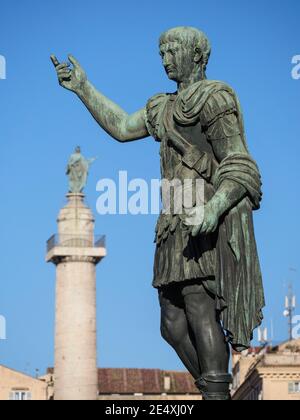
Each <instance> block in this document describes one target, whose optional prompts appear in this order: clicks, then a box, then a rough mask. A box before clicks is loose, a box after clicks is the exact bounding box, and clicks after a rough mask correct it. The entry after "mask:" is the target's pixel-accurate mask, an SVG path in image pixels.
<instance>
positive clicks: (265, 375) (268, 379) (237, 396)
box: [233, 340, 300, 401]
mask: <svg viewBox="0 0 300 420" xmlns="http://www.w3.org/2000/svg"><path fill="white" fill-rule="evenodd" d="M233 377H234V381H233V400H244V401H276V400H277V401H278V400H279V401H298V400H300V340H294V341H289V342H287V343H283V344H282V345H280V346H276V347H267V348H253V349H250V350H249V351H247V352H245V353H243V354H242V355H241V354H234V355H233Z"/></svg>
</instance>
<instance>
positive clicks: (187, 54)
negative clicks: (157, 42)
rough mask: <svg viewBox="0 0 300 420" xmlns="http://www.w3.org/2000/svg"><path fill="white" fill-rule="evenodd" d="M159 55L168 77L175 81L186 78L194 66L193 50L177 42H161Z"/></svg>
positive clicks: (178, 81)
mask: <svg viewBox="0 0 300 420" xmlns="http://www.w3.org/2000/svg"><path fill="white" fill-rule="evenodd" d="M160 55H161V57H162V61H163V66H164V68H165V70H166V73H167V75H168V77H169V79H171V80H174V81H175V82H177V83H180V82H183V81H184V80H186V79H187V78H188V77H189V76H190V75H191V74H192V72H193V70H194V68H195V52H194V51H193V49H192V48H187V47H186V45H183V44H180V43H179V42H171V43H165V44H162V45H161V47H160Z"/></svg>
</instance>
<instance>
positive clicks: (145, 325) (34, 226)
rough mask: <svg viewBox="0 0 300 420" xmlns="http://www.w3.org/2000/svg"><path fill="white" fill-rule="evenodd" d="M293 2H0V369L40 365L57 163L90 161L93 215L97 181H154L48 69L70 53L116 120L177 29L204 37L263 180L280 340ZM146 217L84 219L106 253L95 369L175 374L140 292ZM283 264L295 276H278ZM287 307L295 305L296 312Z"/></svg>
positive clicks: (289, 215) (153, 170)
mask: <svg viewBox="0 0 300 420" xmlns="http://www.w3.org/2000/svg"><path fill="white" fill-rule="evenodd" d="M299 12H300V3H299V2H298V1H297V0H288V1H287V2H282V1H281V0H272V1H271V0H270V1H269V0H268V1H266V0H264V1H261V0H253V1H251V2H250V1H249V2H246V1H243V2H241V1H238V0H228V1H226V2H225V1H218V0H211V1H210V2H207V1H202V0H186V1H185V2H179V1H171V0H164V1H158V0H152V1H151V2H142V1H132V0H128V1H126V2H124V1H121V0H115V1H113V2H100V1H96V0H85V1H84V2H82V1H79V0H73V1H70V0H65V1H63V2H61V1H58V0H52V1H49V0H47V1H43V2H41V1H38V0H23V1H22V2H21V1H18V0H10V1H4V0H2V1H1V6H0V39H1V43H0V55H3V56H5V58H6V61H7V80H0V138H1V155H0V156H1V158H0V159H1V164H0V177H1V180H2V189H1V195H2V199H1V202H2V205H1V207H0V220H1V240H0V255H1V265H0V282H1V288H0V314H1V315H4V316H5V317H6V319H7V336H8V339H7V340H6V341H0V363H1V364H5V365H9V366H11V367H13V368H16V369H20V370H23V371H27V372H31V373H32V372H34V370H35V369H36V368H38V369H40V370H41V371H44V370H45V369H46V367H48V366H52V365H53V352H54V350H53V349H54V287H55V269H54V267H53V266H51V265H46V263H45V262H44V258H45V242H46V240H47V239H48V238H49V237H50V236H51V235H52V234H53V233H55V232H56V216H57V214H58V211H59V209H60V207H61V206H62V205H63V204H64V203H65V198H64V195H65V193H66V190H67V180H66V178H65V176H64V169H65V165H66V161H67V159H68V157H69V155H70V153H71V152H72V151H73V148H74V147H75V146H76V145H77V144H80V145H81V146H82V148H83V152H84V154H85V155H87V156H88V157H89V156H99V160H98V162H97V163H96V164H95V165H94V166H93V169H92V171H91V175H90V179H89V185H88V188H87V190H86V193H87V201H88V203H89V204H90V206H91V207H92V208H93V210H94V212H95V206H96V200H97V198H98V193H97V191H96V183H97V181H98V180H99V179H101V178H112V179H117V177H118V171H120V170H127V171H128V174H129V177H130V178H131V179H132V178H144V179H146V180H151V179H152V178H159V156H158V152H159V145H158V144H157V143H155V142H154V141H153V140H152V139H151V138H149V139H146V140H144V141H141V142H138V143H132V144H127V145H120V144H118V143H116V142H114V141H112V140H111V139H110V138H109V136H108V135H106V134H105V133H104V132H103V131H102V130H101V129H100V128H99V127H98V126H97V125H96V123H95V122H94V121H93V120H92V118H91V117H90V116H89V114H88V113H87V111H86V110H85V109H84V107H83V106H82V104H81V103H80V102H79V100H77V98H76V97H75V96H74V95H73V94H72V93H69V92H67V91H64V90H63V89H61V88H59V86H58V84H57V81H56V77H55V72H54V70H53V68H52V65H51V63H50V60H49V56H50V54H51V53H55V54H56V55H57V56H58V57H59V59H65V57H66V55H67V54H68V53H69V52H72V53H73V54H74V55H75V56H76V57H77V58H78V60H79V61H80V62H81V64H82V66H83V67H84V68H85V69H86V71H87V73H88V77H89V79H90V80H91V81H92V82H93V83H94V84H95V85H96V86H97V87H98V88H99V89H100V90H101V91H102V92H103V93H104V94H106V95H107V96H109V97H110V98H112V99H113V100H115V101H116V102H117V103H119V104H120V105H121V106H122V107H124V109H125V110H126V111H128V112H134V111H136V110H137V109H140V108H141V107H143V106H144V105H145V103H146V101H147V100H148V98H149V97H151V96H152V95H154V94H156V93H158V92H165V91H173V90H174V89H175V86H174V85H173V83H171V82H170V81H169V80H168V79H167V78H166V76H165V74H164V71H163V69H162V67H161V62H160V57H159V55H158V46H157V40H158V37H159V35H160V34H161V32H163V31H164V30H166V29H168V28H170V27H173V26H178V25H190V26H195V27H198V28H200V29H202V30H204V31H205V32H206V33H207V35H208V36H209V38H210V40H211V43H212V46H213V53H212V57H211V62H210V64H209V67H208V77H209V78H211V79H219V80H224V81H226V82H227V83H229V84H230V85H231V86H233V87H234V88H235V89H236V91H237V93H238V95H239V97H240V100H241V103H242V107H243V110H244V114H245V125H246V131H247V137H248V143H249V147H250V150H251V152H252V155H253V156H254V157H255V159H256V160H257V161H258V163H259V165H260V168H261V172H262V176H263V181H264V202H263V206H262V209H261V211H260V212H258V213H257V214H255V224H256V236H257V242H258V247H259V253H260V258H261V265H262V271H263V275H264V282H265V289H266V298H267V308H266V310H265V316H266V324H267V326H269V325H270V323H271V320H273V324H274V340H275V341H281V340H284V339H286V337H287V320H286V319H285V318H283V316H282V312H283V309H284V308H283V305H284V296H285V293H286V289H287V281H288V280H292V281H293V282H294V288H295V291H296V294H297V296H298V297H299V298H300V286H299V277H300V265H299V244H298V235H299V232H300V229H299V228H300V219H299V210H300V201H299V193H298V191H299V181H300V177H299V173H298V167H299V163H298V161H299V154H300V141H299V139H300V137H299V134H300V119H299V92H300V80H298V81H296V80H293V79H292V77H291V70H292V64H291V61H292V57H293V56H294V55H297V54H300V44H299V33H298V27H299V22H298V20H299ZM155 222H156V217H155V216H97V217H96V230H97V232H98V233H103V234H106V235H107V246H108V257H107V258H106V259H105V260H104V261H103V262H102V263H101V265H100V266H99V268H98V272H97V274H98V291H97V299H98V342H99V350H98V352H99V362H98V363H99V366H102V367H146V368H162V369H182V365H181V363H180V362H179V361H178V359H177V356H176V355H175V354H174V352H173V350H172V349H170V348H169V347H168V345H167V344H165V343H164V342H163V341H162V339H161V338H160V332H159V307H158V301H157V296H156V291H155V290H154V289H152V288H151V281H152V265H153V254H154V244H153V236H154V234H153V232H154V227H155ZM289 267H294V268H296V269H298V270H299V271H298V273H294V272H289ZM299 311H300V309H299V306H298V313H300V312H299Z"/></svg>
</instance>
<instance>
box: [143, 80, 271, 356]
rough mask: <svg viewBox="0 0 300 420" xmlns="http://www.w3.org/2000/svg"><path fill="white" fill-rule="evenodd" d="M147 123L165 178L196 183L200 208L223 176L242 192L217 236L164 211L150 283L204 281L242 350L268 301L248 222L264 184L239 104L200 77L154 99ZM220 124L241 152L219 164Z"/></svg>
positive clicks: (223, 89) (232, 338) (230, 336)
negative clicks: (201, 188) (195, 232)
mask: <svg viewBox="0 0 300 420" xmlns="http://www.w3.org/2000/svg"><path fill="white" fill-rule="evenodd" d="M231 115H234V116H235V119H236V121H237V123H236V124H235V126H234V127H232V126H231V124H230V120H228V118H229V117H230V116H231ZM145 118H146V124H147V128H148V131H149V134H150V135H152V136H153V137H154V138H155V139H156V140H157V141H159V142H161V150H160V155H161V171H162V178H166V179H168V180H170V181H171V180H172V179H174V178H179V179H182V180H183V179H186V178H192V179H194V180H196V179H201V180H202V181H203V182H204V183H205V193H204V201H205V203H207V202H208V201H209V200H210V199H211V198H212V197H213V195H214V194H215V192H216V191H217V190H218V188H219V186H220V185H221V183H222V182H223V181H224V180H226V179H229V180H231V181H234V182H237V183H238V184H240V185H242V186H243V187H244V188H245V190H246V191H247V195H246V197H245V198H243V199H242V200H241V201H240V202H239V203H238V204H237V205H236V206H235V207H233V208H232V209H231V210H230V211H228V212H227V214H225V215H224V216H223V217H222V219H221V220H220V223H219V227H218V230H217V231H216V232H215V233H212V234H208V235H199V237H197V238H193V237H192V236H191V235H190V232H188V231H187V229H185V228H184V224H183V217H182V215H178V214H164V213H162V214H161V215H160V217H159V220H158V223H157V227H156V238H155V242H156V255H155V264H154V281H153V286H154V287H156V288H161V287H167V286H168V285H170V284H174V283H175V284H176V283H182V282H184V281H188V280H198V279H199V280H201V281H203V284H204V286H205V287H206V288H207V290H208V291H209V292H210V293H213V294H214V296H215V302H216V310H217V311H218V313H219V315H220V320H221V322H222V325H223V328H224V330H225V331H226V333H227V339H228V341H229V342H230V343H231V344H232V346H233V348H234V349H236V350H237V351H242V350H244V349H245V348H248V347H250V342H251V340H252V338H253V331H254V330H255V328H257V327H258V326H259V325H260V324H261V321H262V319H263V315H262V308H263V307H264V305H265V301H264V292H263V285H262V276H261V270H260V265H259V259H258V253H257V247H256V241H255V235H254V226H253V217H252V212H253V210H257V209H259V207H260V201H261V198H262V192H261V185H262V184H261V177H260V173H259V169H258V167H257V165H256V163H255V162H254V161H253V159H252V158H251V156H250V154H249V152H248V148H247V144H246V139H245V132H244V124H243V116H242V111H241V107H240V104H239V101H238V99H237V97H236V95H235V93H234V91H233V90H232V89H231V88H230V87H229V86H227V85H226V84H224V83H222V82H217V81H208V80H203V81H201V82H197V83H195V84H194V85H192V86H191V87H189V88H188V89H186V90H184V91H183V92H180V93H179V94H159V95H156V96H154V97H153V98H151V99H150V100H149V102H148V104H147V107H146V116H145ZM217 121H218V122H219V124H220V122H221V124H222V130H223V134H224V137H226V138H228V139H229V141H230V137H231V136H234V135H237V134H239V135H240V137H241V140H242V142H243V144H244V146H245V150H246V152H245V153H243V154H237V153H236V154H229V155H228V156H227V157H226V158H225V159H224V160H222V161H221V162H220V161H218V160H217V159H216V157H215V154H214V150H213V142H212V140H214V138H215V133H214V130H215V127H216V124H215V123H216V122H217ZM174 137H175V138H176V139H177V140H178V139H179V140H180V141H182V143H183V144H184V148H185V152H184V153H183V154H180V153H179V151H178V150H176V147H174V145H173V144H172V142H170V139H172V138H174ZM205 203H204V204H205Z"/></svg>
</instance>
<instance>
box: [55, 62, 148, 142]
mask: <svg viewBox="0 0 300 420" xmlns="http://www.w3.org/2000/svg"><path fill="white" fill-rule="evenodd" d="M51 60H52V63H53V64H54V66H55V68H56V71H57V76H58V80H59V83H60V85H61V86H62V87H64V88H65V89H68V90H71V91H72V92H74V93H76V95H77V96H78V97H79V98H80V99H81V101H82V102H83V103H84V105H85V106H86V107H87V109H88V110H89V112H90V113H91V114H92V116H93V117H94V118H95V120H96V121H97V123H98V124H99V125H100V126H101V127H102V128H103V129H104V130H105V131H106V132H107V133H108V134H109V135H110V136H112V137H113V138H114V139H115V140H117V141H120V142H124V143H125V142H129V141H135V140H140V139H143V138H145V137H148V136H149V133H148V130H147V128H146V124H145V111H144V109H142V110H140V111H138V112H136V113H135V114H133V115H129V114H127V113H126V112H125V111H124V110H123V109H122V108H120V107H119V106H118V105H117V104H115V103H114V102H113V101H111V100H110V99H108V98H106V97H105V96H104V95H102V93H100V92H99V91H98V90H97V89H96V88H95V87H94V86H93V85H92V84H91V83H90V82H89V81H88V79H87V76H86V73H85V71H84V70H83V68H82V67H81V66H80V64H79V62H78V61H77V60H76V59H75V58H74V57H73V56H71V55H69V61H70V63H71V64H72V65H73V68H72V69H71V68H70V63H62V64H60V63H59V61H58V60H57V58H56V57H55V56H51Z"/></svg>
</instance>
